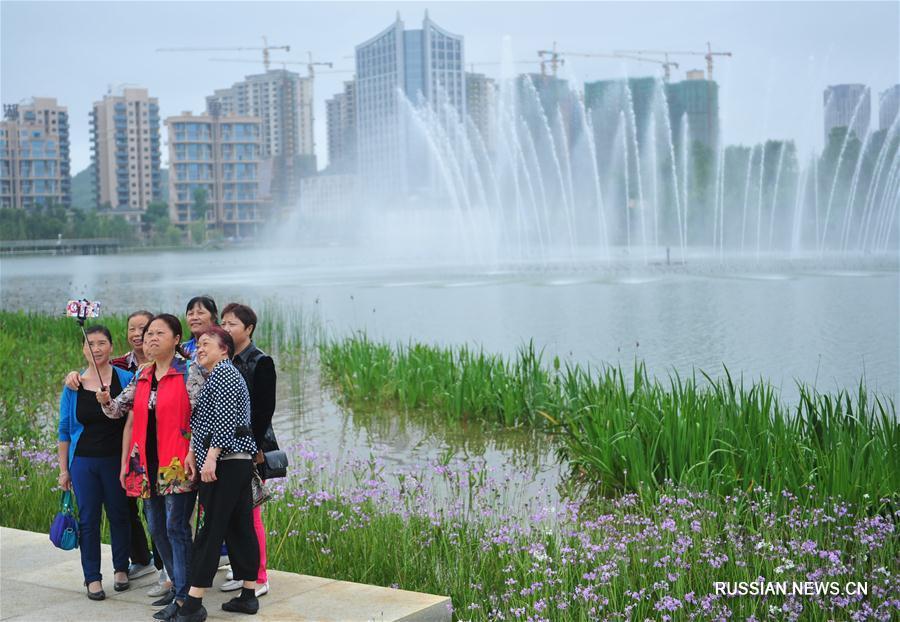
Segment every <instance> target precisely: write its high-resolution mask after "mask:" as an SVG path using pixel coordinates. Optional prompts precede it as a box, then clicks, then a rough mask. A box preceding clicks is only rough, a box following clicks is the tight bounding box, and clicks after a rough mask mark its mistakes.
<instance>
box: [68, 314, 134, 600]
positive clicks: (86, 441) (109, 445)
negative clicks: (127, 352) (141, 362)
mask: <svg viewBox="0 0 900 622" xmlns="http://www.w3.org/2000/svg"><path fill="white" fill-rule="evenodd" d="M85 335H86V337H87V339H86V341H85V343H84V348H83V351H84V357H85V359H86V360H87V361H88V367H87V370H86V371H85V372H84V373H83V374H82V375H81V386H80V387H79V388H78V389H77V390H72V389H70V388H68V387H65V388H63V392H62V397H61V398H60V402H59V486H60V488H62V489H63V490H70V489H72V488H74V489H75V499H76V501H77V503H78V529H79V532H80V538H79V539H80V542H79V548H80V549H81V568H82V570H83V571H84V585H85V586H86V587H87V595H88V598H90V599H91V600H103V599H104V598H106V594H105V593H104V592H103V584H102V583H101V581H102V579H103V575H101V574H100V506H101V505H103V506H105V507H106V517H107V519H108V520H109V531H110V539H111V540H112V553H113V567H114V570H115V573H116V574H115V589H116V591H117V592H121V591H123V590H127V589H128V588H129V583H128V552H129V539H130V537H131V528H130V524H129V520H128V500H127V497H126V496H125V490H123V489H122V485H121V483H120V482H119V465H120V463H121V455H122V431H123V430H124V429H125V420H124V419H118V420H115V419H110V418H109V417H107V416H106V415H104V414H103V411H102V410H101V408H100V403H99V402H98V401H97V391H99V390H100V388H101V385H102V386H105V387H109V388H110V392H111V394H112V395H113V396H115V395H117V394H119V393H120V392H121V391H122V388H123V387H126V386H128V383H129V382H130V381H131V377H132V374H131V372H128V371H125V370H122V369H118V368H115V367H113V366H112V365H111V364H110V355H111V354H112V336H111V335H110V332H109V330H108V329H107V328H106V327H105V326H100V325H97V326H91V327H89V328H87V329H85ZM92 354H93V360H92ZM93 361H96V367H95V366H94V364H93ZM98 373H99V375H98Z"/></svg>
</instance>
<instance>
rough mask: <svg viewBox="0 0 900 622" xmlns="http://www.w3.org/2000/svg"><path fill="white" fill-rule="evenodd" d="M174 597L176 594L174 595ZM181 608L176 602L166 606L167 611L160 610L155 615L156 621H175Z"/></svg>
mask: <svg viewBox="0 0 900 622" xmlns="http://www.w3.org/2000/svg"><path fill="white" fill-rule="evenodd" d="M173 595H174V594H173ZM179 609H181V607H180V606H179V605H178V603H176V602H175V601H174V600H172V602H170V603H169V604H168V605H166V608H165V609H160V610H159V611H157V612H156V613H154V614H153V619H154V620H166V621H167V622H169V621H171V620H174V619H175V616H177V615H178V610H179Z"/></svg>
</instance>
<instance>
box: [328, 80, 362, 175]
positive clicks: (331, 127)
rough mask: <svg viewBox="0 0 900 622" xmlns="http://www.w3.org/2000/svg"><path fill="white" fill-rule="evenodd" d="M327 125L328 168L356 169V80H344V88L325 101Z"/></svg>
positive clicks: (345, 170) (347, 170) (348, 170)
mask: <svg viewBox="0 0 900 622" xmlns="http://www.w3.org/2000/svg"><path fill="white" fill-rule="evenodd" d="M325 111H326V115H327V126H328V168H329V169H331V170H332V171H333V172H355V171H356V81H355V80H349V81H347V82H344V90H343V91H342V92H340V93H337V94H336V95H335V96H334V97H332V98H331V99H329V100H326V102H325Z"/></svg>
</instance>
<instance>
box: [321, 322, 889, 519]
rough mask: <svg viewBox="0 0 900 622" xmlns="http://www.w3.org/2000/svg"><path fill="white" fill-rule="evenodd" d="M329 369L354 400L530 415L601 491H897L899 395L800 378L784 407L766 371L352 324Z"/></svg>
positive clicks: (459, 412) (862, 498) (517, 419)
mask: <svg viewBox="0 0 900 622" xmlns="http://www.w3.org/2000/svg"><path fill="white" fill-rule="evenodd" d="M320 357H321V361H322V364H323V366H324V369H325V370H326V374H327V377H328V378H329V379H330V380H331V381H332V382H333V383H334V384H335V385H336V386H337V387H338V389H339V390H340V392H341V394H342V396H343V398H344V400H345V402H346V403H347V404H348V405H351V406H353V407H355V408H367V407H378V406H390V407H402V408H407V409H410V410H418V411H424V412H427V413H430V414H432V415H433V416H439V417H446V418H448V419H450V420H454V421H460V420H465V419H469V418H478V419H485V420H488V421H493V422H496V423H499V424H502V425H505V426H515V425H535V426H541V427H543V428H545V429H547V430H548V431H550V432H553V433H555V434H556V436H557V438H558V440H559V449H558V453H559V456H560V457H561V458H563V459H565V460H567V461H568V463H569V464H570V465H571V467H572V469H573V472H574V473H575V474H576V475H577V477H578V478H580V479H581V480H582V481H584V482H585V483H586V484H588V485H589V486H591V487H593V488H595V489H597V490H598V491H599V492H603V493H616V492H622V491H634V490H637V489H638V488H639V486H640V484H641V483H642V482H643V483H645V484H650V485H654V486H661V485H663V484H664V483H666V482H674V483H676V484H679V485H685V486H691V487H694V488H698V489H702V490H706V491H709V492H713V493H719V494H730V493H731V492H733V491H734V490H735V489H743V490H748V489H752V488H753V487H754V486H762V487H764V488H765V489H766V490H770V491H773V492H776V493H780V492H781V491H782V490H788V491H792V492H794V493H795V494H800V495H803V496H806V495H809V494H815V496H817V497H818V496H820V495H833V496H841V497H843V498H845V499H847V500H851V501H854V502H857V503H861V504H863V505H872V504H879V503H880V501H879V500H880V499H882V498H889V497H892V496H894V495H896V494H897V493H898V491H900V425H898V421H897V412H896V406H895V404H894V402H893V400H891V399H889V398H885V397H882V396H877V395H872V394H870V393H869V392H868V391H867V390H866V388H865V386H864V385H863V384H862V383H860V385H859V387H858V388H857V389H856V390H855V391H848V390H842V391H838V392H837V393H820V392H818V391H816V390H815V389H813V388H810V387H808V386H804V385H801V386H800V387H799V390H800V399H799V401H798V402H797V403H796V404H795V405H792V406H789V405H787V404H785V403H784V401H783V400H781V399H780V397H779V395H778V393H777V391H776V390H775V389H774V388H773V387H772V386H771V385H770V384H768V383H766V382H765V381H758V382H754V383H751V384H749V385H745V384H744V383H743V382H742V381H741V382H737V383H736V382H735V381H734V379H733V378H732V377H731V375H730V374H729V373H728V370H727V369H726V370H725V375H724V377H722V378H719V379H713V378H712V377H710V376H709V375H707V374H705V373H703V372H700V374H699V376H698V375H697V374H694V375H692V376H690V377H687V378H683V377H681V376H680V375H678V374H675V373H673V374H672V375H671V376H670V377H669V378H668V380H666V381H663V380H659V379H656V378H651V377H650V376H649V374H648V373H647V369H646V367H645V366H644V365H643V364H642V363H637V364H636V365H635V367H634V369H633V371H632V373H631V374H625V373H624V372H623V370H622V369H621V368H618V367H609V366H601V367H599V368H585V367H581V366H579V365H574V364H568V363H567V364H561V363H560V361H559V360H558V359H554V361H553V364H552V366H551V367H550V368H549V369H548V368H547V367H545V366H544V365H542V361H541V359H542V357H541V353H540V352H538V351H536V350H535V348H534V345H533V344H532V343H529V344H527V345H525V346H523V347H522V348H520V350H519V351H518V353H517V355H515V356H514V357H512V358H510V359H506V358H503V357H500V356H496V355H491V354H486V353H484V352H483V351H481V350H473V349H471V348H469V347H467V346H461V347H456V348H453V347H450V348H448V347H437V346H428V345H423V344H418V343H410V344H406V345H404V344H398V345H396V346H391V345H388V344H385V343H378V342H374V341H371V340H370V339H369V338H368V337H367V336H366V335H364V334H359V335H355V336H352V337H348V338H345V339H340V340H331V341H328V342H326V343H324V344H322V345H321V346H320Z"/></svg>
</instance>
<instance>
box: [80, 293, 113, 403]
mask: <svg viewBox="0 0 900 622" xmlns="http://www.w3.org/2000/svg"><path fill="white" fill-rule="evenodd" d="M79 302H81V303H84V304H79V305H78V315H77V316H75V317H76V319H77V320H78V326H80V327H81V335H82V336H83V337H84V343H85V344H86V345H87V347H88V352H90V353H91V361H92V362H93V363H94V371H95V372H97V379H98V380H100V390H101V391H106V385H105V384H103V378H102V377H101V376H100V370H99V369H98V368H97V359H95V358H94V351H93V350H91V344H89V343H88V338H87V333H86V332H84V321H85V320H86V319H87V300H80V301H79Z"/></svg>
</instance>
